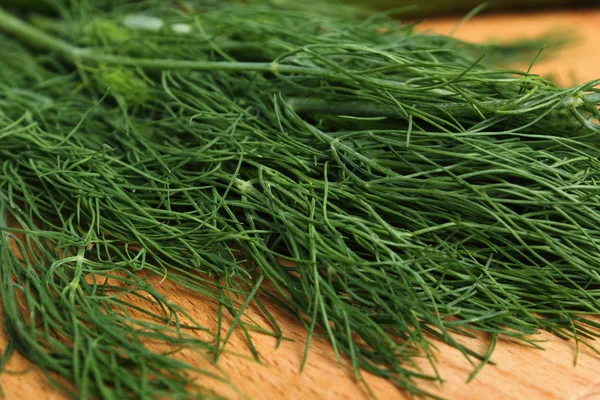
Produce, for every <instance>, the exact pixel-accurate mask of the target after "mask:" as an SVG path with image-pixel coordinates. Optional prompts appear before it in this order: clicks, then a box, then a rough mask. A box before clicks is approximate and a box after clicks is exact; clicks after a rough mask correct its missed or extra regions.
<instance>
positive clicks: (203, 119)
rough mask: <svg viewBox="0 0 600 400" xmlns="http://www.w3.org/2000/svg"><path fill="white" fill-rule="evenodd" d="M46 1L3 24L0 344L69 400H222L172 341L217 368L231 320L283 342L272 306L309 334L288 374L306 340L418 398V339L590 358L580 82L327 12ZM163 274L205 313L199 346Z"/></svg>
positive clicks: (391, 24) (592, 261)
mask: <svg viewBox="0 0 600 400" xmlns="http://www.w3.org/2000/svg"><path fill="white" fill-rule="evenodd" d="M319 4H321V3H319ZM55 6H56V14H57V15H59V17H57V18H56V19H55V20H48V19H40V18H39V17H35V18H33V17H32V18H31V20H27V19H23V18H24V17H23V16H17V14H13V13H11V12H9V11H7V10H5V9H2V8H0V31H2V32H4V33H5V34H6V36H0V93H1V94H0V143H1V144H2V145H1V146H0V163H1V166H2V168H1V169H0V218H1V224H0V231H1V238H0V239H1V242H0V259H1V260H2V261H1V263H0V271H1V280H2V283H1V285H0V296H1V298H2V309H3V312H4V317H5V322H4V327H5V329H6V331H7V333H8V336H9V338H10V345H11V348H14V349H15V350H16V351H19V352H21V353H22V354H24V355H25V356H26V357H28V358H29V359H30V360H31V361H32V362H33V363H34V364H36V365H37V366H39V367H40V368H41V369H42V371H44V372H46V373H47V374H48V376H49V378H50V379H52V380H53V382H54V383H55V384H56V385H58V386H60V387H61V388H63V389H64V390H65V392H66V393H67V394H69V395H71V396H72V397H76V398H93V397H101V398H119V399H121V398H154V397H161V396H166V397H169V398H189V397H190V396H194V397H206V398H211V397H215V395H214V394H213V393H211V392H210V391H208V390H206V389H205V388H203V387H202V386H201V385H200V384H198V383H197V382H194V381H193V380H191V379H190V376H189V372H192V371H193V372H198V373H201V374H206V375H207V376H212V377H216V378H217V379H222V380H224V381H226V380H227V377H225V376H222V374H219V372H218V370H217V371H216V372H215V371H204V370H195V369H194V368H193V367H192V366H190V365H188V364H186V363H183V362H180V361H177V360H175V359H174V358H172V357H171V353H172V352H173V349H178V348H191V349H195V350H198V353H199V354H200V355H201V356H204V357H207V359H209V360H217V359H218V357H219V355H220V354H221V353H222V352H223V349H224V348H225V346H226V344H227V341H228V340H229V338H230V337H231V334H232V333H233V332H234V330H236V329H239V330H241V332H242V333H243V334H244V335H245V336H246V338H247V339H248V343H249V346H250V349H251V351H252V352H253V354H254V356H255V357H257V358H258V354H257V353H256V350H255V349H254V348H253V344H252V335H254V334H256V332H260V333H262V334H269V335H273V336H275V337H277V338H279V340H282V339H283V338H282V334H281V330H280V328H279V326H278V325H277V321H276V320H275V319H274V318H273V316H272V315H271V314H270V312H269V308H268V305H267V304H266V303H267V302H269V301H275V302H277V303H278V304H280V305H283V306H284V307H285V308H286V310H287V311H288V312H290V313H291V314H292V315H295V316H296V317H297V318H298V319H299V320H300V321H302V322H303V323H304V324H305V326H306V328H307V330H308V333H309V343H308V345H307V347H306V353H305V355H304V358H305V360H306V357H309V356H310V354H309V346H310V340H311V338H312V337H313V336H314V335H316V334H320V333H323V334H325V335H326V336H327V337H328V338H329V340H330V342H331V344H332V346H333V348H334V350H335V352H336V353H337V354H338V356H339V357H340V358H341V357H347V358H348V359H349V360H350V361H351V364H352V366H353V367H354V369H355V371H356V373H357V375H358V376H360V373H361V371H369V372H371V373H373V374H376V375H379V376H382V377H385V378H387V379H388V380H390V381H391V382H393V383H395V384H396V385H397V386H398V388H400V389H404V390H407V391H408V392H409V393H412V394H415V395H419V396H432V397H433V395H432V394H430V393H428V392H426V391H424V390H423V389H422V388H420V387H419V385H418V384H417V381H418V380H419V379H421V378H425V379H433V380H440V379H441V377H439V376H438V375H437V374H436V373H433V374H431V375H428V374H425V373H423V372H421V371H420V370H419V369H418V368H417V366H416V362H415V361H416V359H417V358H419V357H422V356H423V355H425V356H427V357H428V358H429V360H430V362H431V363H432V365H434V366H435V351H434V348H433V346H432V340H433V339H434V338H435V339H438V340H441V341H444V342H446V343H448V344H450V345H452V346H454V347H456V348H458V349H459V350H460V351H461V352H462V353H463V354H464V355H465V357H468V358H469V359H470V360H471V361H472V363H473V366H474V369H475V372H477V371H478V370H479V368H480V367H481V366H482V365H484V364H485V363H487V362H489V360H490V356H491V353H492V350H493V348H490V350H489V351H487V352H486V353H485V354H478V353H477V352H475V351H473V350H471V349H469V348H466V347H464V346H462V345H461V344H460V343H459V342H458V341H457V340H456V337H457V335H463V334H468V332H469V331H478V332H484V333H486V334H489V335H490V336H491V337H492V338H493V340H492V343H495V341H496V339H498V338H511V339H514V340H519V341H523V342H530V340H531V338H530V337H531V335H532V334H534V333H536V332H538V331H540V330H546V331H549V332H551V333H553V334H555V335H557V336H559V337H561V338H573V339H575V342H576V344H577V345H580V344H584V345H589V346H592V341H593V339H594V338H595V337H596V336H598V330H597V328H598V324H597V323H596V322H595V321H594V319H593V318H592V316H594V315H597V314H598V312H599V310H600V303H599V300H600V292H599V289H598V287H599V286H598V283H599V281H600V275H599V274H598V271H599V270H600V264H599V262H598V259H600V258H599V257H598V256H599V253H600V231H599V230H598V228H597V226H598V223H599V222H600V209H599V205H600V197H599V192H598V189H597V185H596V182H598V180H599V179H600V161H598V160H599V159H600V157H599V156H600V151H599V150H598V139H597V138H598V131H599V127H598V125H596V122H595V118H597V117H598V113H599V112H598V109H597V103H598V102H599V99H600V94H599V92H598V91H597V89H595V87H596V86H597V85H598V83H599V82H598V81H595V82H589V83H586V84H583V85H580V86H577V87H573V88H569V89H563V88H559V87H557V86H555V85H554V84H552V83H551V82H548V81H547V80H544V79H543V78H541V77H539V76H536V75H531V74H528V73H525V72H520V71H512V70H498V69H495V68H493V67H490V66H489V65H487V64H485V63H484V61H485V59H486V58H485V57H484V53H493V52H494V51H495V50H496V49H494V48H493V47H481V46H476V45H470V44H468V43H464V42H460V41H457V40H455V39H452V38H449V37H444V36H429V35H425V34H420V33H416V32H414V31H413V29H412V26H407V25H400V24H397V23H396V22H395V21H393V20H391V19H389V18H388V17H386V16H385V15H370V16H367V17H365V16H364V14H363V13H362V12H360V11H356V10H354V9H353V8H349V7H344V6H339V7H335V8H333V9H332V10H331V12H329V13H328V12H324V10H325V8H327V6H323V9H322V10H316V11H315V10H313V9H312V6H315V7H318V4H308V5H305V6H302V5H298V4H291V3H288V2H276V3H273V4H271V3H268V2H260V1H254V2H248V3H244V4H242V3H234V2H218V3H216V2H212V1H206V2H204V1H199V0H198V1H193V2H192V1H189V2H183V3H179V2H170V1H162V0H161V1H158V0H156V1H152V0H147V1H136V2H131V3H123V2H120V1H109V0H105V1H83V0H82V1H68V2H65V3H64V4H63V3H62V2H61V3H59V2H57V4H56V5H55ZM30 49H31V50H30ZM156 277H158V278H159V279H164V280H169V281H171V282H173V283H174V284H176V285H180V287H182V288H186V289H190V290H192V291H195V292H197V293H199V294H202V295H203V296H205V297H206V298H208V299H211V300H212V301H214V302H216V303H217V304H218V320H219V327H218V329H217V331H216V332H212V331H210V330H208V329H207V328H205V327H203V326H202V325H200V324H198V323H197V322H195V321H193V320H192V319H191V318H190V317H189V315H187V314H186V312H185V310H184V309H182V308H181V307H178V306H176V305H175V304H173V303H172V302H171V301H170V300H169V298H166V297H165V296H164V295H161V294H160V292H159V291H158V290H157V287H156V285H155V284H153V282H154V281H152V280H151V279H150V278H156ZM134 300H135V301H134ZM140 302H141V303H142V304H145V305H146V306H143V307H142V306H139V304H140ZM250 305H256V306H257V308H258V309H259V310H262V312H263V314H264V317H265V319H266V320H267V321H269V323H270V328H269V329H266V328H265V327H264V326H261V325H260V324H259V323H257V322H255V321H252V320H249V319H248V318H246V317H245V315H244V314H245V310H247V309H248V307H249V306H250ZM223 313H229V314H231V316H232V318H233V320H234V323H233V325H232V326H231V327H230V328H229V330H228V331H226V332H227V333H226V334H223V333H222V329H221V328H222V327H221V321H222V320H223V318H222V317H223ZM193 332H196V333H198V334H197V335H192V334H191V333H193ZM149 340H150V341H158V342H163V343H165V344H167V345H169V346H170V349H169V350H167V351H165V352H164V353H156V352H152V351H150V350H149V348H148V347H147V341H149ZM492 346H493V344H492ZM434 370H435V369H434ZM56 374H58V376H59V377H60V378H57V377H56V376H57V375H56Z"/></svg>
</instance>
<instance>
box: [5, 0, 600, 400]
mask: <svg viewBox="0 0 600 400" xmlns="http://www.w3.org/2000/svg"><path fill="white" fill-rule="evenodd" d="M457 21H458V20H457V19H437V20H430V21H425V22H424V23H423V24H422V25H421V26H420V28H419V29H425V30H429V31H434V32H438V33H446V34H447V33H450V32H451V30H452V29H453V28H454V27H455V26H456V24H457ZM567 30H570V31H571V32H572V33H575V34H576V35H577V38H578V42H577V43H576V44H574V45H572V46H570V47H569V48H567V49H563V50H561V51H559V52H558V53H554V54H553V57H552V58H551V59H547V60H544V61H543V62H542V63H540V64H537V65H535V66H534V68H533V72H536V73H540V74H544V75H547V74H549V73H550V72H551V73H552V74H554V75H555V76H556V79H557V80H558V81H559V82H560V83H561V84H565V85H566V84H572V83H574V82H583V81H586V80H591V79H594V78H600V52H598V51H596V47H595V45H596V44H597V39H598V38H600V9H599V10H594V11H590V10H586V11H577V12H551V13H537V14H527V15H516V14H504V15H494V16H485V17H477V18H475V19H473V20H471V21H469V22H467V23H466V24H465V25H463V26H462V27H460V28H459V29H458V30H456V32H455V33H454V34H455V36H457V37H459V38H462V39H466V40H471V41H482V40H489V39H494V40H500V39H501V40H509V39H515V38H523V37H534V36H536V35H540V34H543V33H547V32H551V31H552V32H562V31H567ZM546 58H547V57H546ZM525 67H526V66H525ZM156 285H158V287H160V290H161V291H163V292H164V293H167V294H168V296H169V298H171V299H172V300H175V302H176V303H179V304H180V305H182V306H183V307H185V308H186V309H188V310H189V311H190V313H191V314H192V316H194V317H195V318H196V319H197V320H198V321H199V322H201V323H204V324H205V325H206V326H216V315H215V307H214V305H213V304H211V303H210V302H208V301H206V300H205V299H203V298H201V297H200V296H198V295H195V294H193V293H189V292H186V291H182V290H181V289H180V288H177V287H175V286H173V285H172V284H170V283H169V282H163V283H159V282H157V283H156ZM273 313H274V315H275V317H276V318H277V319H278V321H279V323H280V324H281V326H282V328H283V331H284V334H285V336H287V337H288V338H290V339H293V340H290V341H285V342H284V343H283V344H282V345H281V346H280V347H279V348H278V349H275V340H274V339H272V338H270V337H266V336H263V335H256V336H255V338H254V340H255V345H256V347H257V349H258V351H259V353H260V355H261V359H262V361H261V363H260V364H259V363H256V362H254V361H251V360H247V359H245V358H242V357H240V356H239V355H234V354H231V353H234V352H235V353H242V354H248V352H247V347H246V344H245V342H244V339H243V337H241V335H234V337H233V339H232V341H231V344H230V346H229V348H228V349H229V353H226V354H224V355H223V357H222V358H221V360H220V362H219V367H220V368H221V369H222V371H223V372H224V373H225V375H227V376H229V377H230V378H231V379H232V383H233V384H234V385H235V386H236V387H237V388H238V389H239V391H234V390H233V389H231V388H230V387H229V386H227V385H224V384H222V383H219V382H213V381H210V380H207V379H206V378H203V377H199V378H198V379H199V380H200V379H201V380H202V381H201V382H202V384H204V385H208V386H209V387H211V388H213V390H214V391H215V392H217V393H219V394H223V395H225V396H227V397H230V398H243V396H242V394H240V393H244V394H245V395H246V396H248V397H249V398H253V399H274V400H275V399H368V398H369V396H368V394H367V392H366V391H365V390H364V388H363V387H361V385H359V384H357V383H356V380H355V377H354V375H353V373H352V371H351V369H350V368H349V367H348V366H347V365H342V364H340V363H339V362H338V361H336V359H335V356H334V354H333V351H332V349H331V347H330V345H329V344H328V342H327V341H326V340H323V339H316V340H314V341H313V344H312V347H311V353H310V356H309V359H308V363H307V365H306V367H305V370H304V371H303V372H302V373H300V372H299V368H300V364H301V360H302V355H303V350H304V343H305V340H306V335H305V332H304V328H303V327H302V326H301V325H300V324H298V323H297V322H295V321H294V319H293V318H290V317H289V316H288V315H286V314H285V312H283V311H281V310H278V309H277V308H276V307H273ZM537 339H538V340H540V341H541V342H540V344H541V345H542V346H544V347H545V349H546V350H544V351H540V350H535V349H532V348H528V347H525V346H522V345H517V344H514V343H509V342H501V343H499V345H498V346H497V350H496V352H495V353H494V355H493V359H492V360H493V361H494V362H495V363H496V365H490V366H487V367H485V368H484V369H483V371H482V372H481V373H480V374H479V375H478V376H477V377H476V378H475V380H474V381H472V382H471V383H469V384H467V383H466V379H467V378H468V376H469V374H470V373H471V372H472V371H473V368H474V366H473V365H471V364H470V363H469V362H468V360H466V359H465V358H463V357H462V356H461V355H460V353H459V352H458V351H456V350H454V349H451V348H449V347H448V346H445V345H443V344H440V345H439V346H438V349H439V352H438V359H439V371H440V374H441V375H442V377H443V378H444V379H445V383H444V385H443V386H440V385H434V384H428V385H427V387H428V388H431V389H432V390H434V391H435V392H437V393H439V394H440V395H442V396H444V397H446V398H448V399H452V400H459V399H460V400H475V399H504V400H510V399H515V400H516V399H549V400H594V399H600V356H598V355H595V354H594V353H593V352H592V351H591V350H589V349H586V348H581V349H580V353H579V356H578V362H577V366H576V367H575V366H574V359H575V349H574V346H573V343H569V342H565V341H563V340H560V339H557V338H556V337H553V336H551V335H549V334H545V333H542V334H540V335H539V336H538V337H537ZM487 340H488V339H487V338H486V337H484V336H481V337H479V339H469V340H466V339H465V342H467V343H469V344H470V345H471V346H473V347H474V348H476V349H479V350H481V351H484V350H485V349H486V345H487ZM5 347H6V336H5V334H4V332H3V331H1V332H0V349H3V348H5ZM177 357H179V358H181V359H183V360H186V361H188V362H190V363H192V364H195V365H197V366H200V367H203V368H210V366H209V363H208V362H207V361H206V360H204V358H202V357H200V356H199V355H198V354H196V353H193V352H191V351H183V352H181V353H180V354H179V355H178V356H177ZM423 365H424V366H425V367H426V364H425V363H423ZM8 370H9V371H11V373H10V374H4V375H2V376H0V384H1V385H2V388H3V390H4V398H5V399H6V400H17V399H24V400H29V399H36V400H44V399H57V400H58V399H62V398H63V396H62V395H61V394H60V393H58V392H56V391H53V390H52V389H51V387H50V386H49V384H48V382H47V381H46V379H45V378H44V376H43V375H42V374H41V373H40V372H39V371H37V370H36V369H35V367H33V366H31V365H30V364H29V363H28V362H27V361H26V360H25V359H24V358H23V357H21V356H19V355H17V356H15V357H14V358H13V359H12V360H11V361H10V363H9V365H8ZM366 380H367V381H368V382H369V384H370V386H371V388H372V390H373V392H374V393H375V395H376V396H377V397H378V398H379V399H404V398H406V396H405V394H403V393H401V392H400V391H398V390H397V389H396V388H394V387H393V386H392V385H390V384H389V383H388V382H386V381H384V380H382V379H379V378H376V377H373V376H368V375H367V376H366Z"/></svg>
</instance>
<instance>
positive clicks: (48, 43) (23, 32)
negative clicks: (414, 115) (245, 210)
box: [0, 7, 453, 95]
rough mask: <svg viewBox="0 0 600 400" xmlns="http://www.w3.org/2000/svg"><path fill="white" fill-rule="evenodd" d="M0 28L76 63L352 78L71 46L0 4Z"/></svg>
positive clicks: (390, 83) (388, 83)
mask: <svg viewBox="0 0 600 400" xmlns="http://www.w3.org/2000/svg"><path fill="white" fill-rule="evenodd" d="M0 31H3V32H5V33H8V34H11V35H12V36H14V37H15V38H18V39H19V40H21V41H24V42H26V43H27V44H29V45H30V46H33V47H35V48H37V49H39V50H44V51H54V52H57V53H58V54H60V55H61V56H62V57H63V58H64V59H65V60H66V61H68V62H70V63H72V64H77V63H78V62H82V61H87V62H91V63H93V64H111V65H119V66H124V67H135V68H142V69H145V70H155V71H165V70H196V71H222V72H263V73H272V74H274V75H277V74H297V75H311V76H315V77H320V78H324V79H327V78H329V79H352V80H354V79H355V78H352V76H351V75H352V73H353V71H345V73H340V72H336V71H329V70H326V69H324V68H319V67H303V66H296V65H284V64H280V63H279V62H277V61H273V62H235V61H234V62H232V61H195V60H176V59H152V58H137V57H126V56H115V55H110V54H103V53H100V52H96V51H91V50H90V49H86V48H81V47H77V46H73V45H71V44H69V43H67V42H65V41H64V40H61V39H59V38H56V37H54V36H52V35H49V34H48V33H46V32H44V31H43V30H41V29H38V28H36V27H35V26H33V25H31V24H28V23H26V22H24V21H22V20H21V19H19V18H17V17H15V16H13V15H11V14H10V13H8V12H7V11H6V10H4V9H3V8H2V7H0ZM366 81H368V82H370V83H371V84H374V85H378V86H381V87H385V88H390V89H397V90H414V89H415V87H413V88H410V89H409V87H408V86H407V85H406V84H405V83H404V82H398V81H394V80H386V79H378V78H367V79H366ZM431 92H432V93H436V94H439V95H451V94H453V93H452V92H450V91H447V90H444V89H432V90H431Z"/></svg>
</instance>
